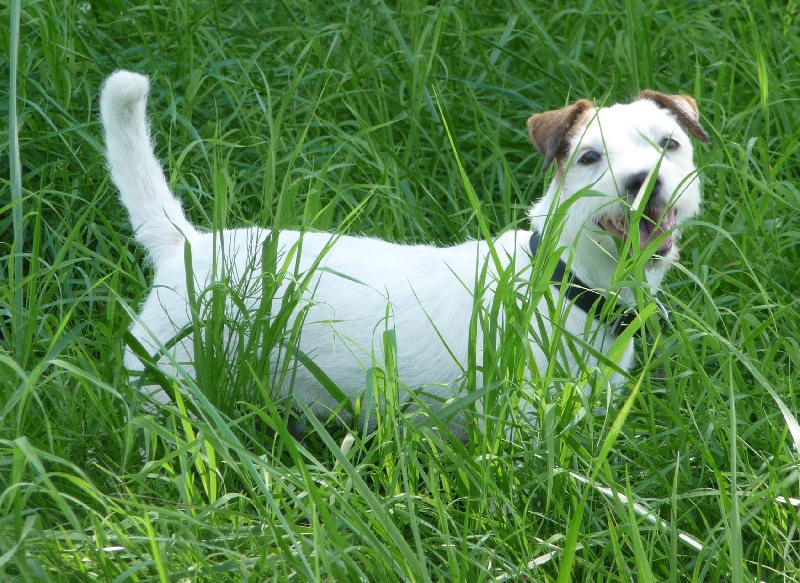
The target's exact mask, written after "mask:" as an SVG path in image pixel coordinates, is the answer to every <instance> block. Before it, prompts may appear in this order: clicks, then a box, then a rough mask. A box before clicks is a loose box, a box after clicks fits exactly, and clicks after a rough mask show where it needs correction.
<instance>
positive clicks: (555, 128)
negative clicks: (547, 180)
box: [528, 99, 594, 172]
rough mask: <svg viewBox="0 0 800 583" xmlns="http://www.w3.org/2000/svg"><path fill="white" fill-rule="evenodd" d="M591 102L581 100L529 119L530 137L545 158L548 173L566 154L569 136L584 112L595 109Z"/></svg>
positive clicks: (544, 169)
mask: <svg viewBox="0 0 800 583" xmlns="http://www.w3.org/2000/svg"><path fill="white" fill-rule="evenodd" d="M593 108H594V106H593V105H592V102H591V101H587V100H586V99H581V100H580V101H576V102H575V103H573V104H572V105H570V106H568V107H564V108H562V109H556V110H554V111H545V112H544V113H536V114H534V115H532V116H530V117H529V118H528V135H529V136H530V138H531V142H532V143H533V146H534V148H536V149H537V150H538V151H539V153H540V154H541V155H542V156H544V167H543V168H542V172H544V171H546V170H547V169H548V168H549V167H550V164H551V163H552V162H553V160H555V159H556V158H558V157H560V156H562V155H564V154H566V152H567V146H568V144H569V140H568V138H569V136H570V133H571V132H572V130H573V129H574V128H575V126H576V124H577V122H578V121H579V120H580V119H581V118H582V115H581V114H583V112H585V111H587V110H590V109H593Z"/></svg>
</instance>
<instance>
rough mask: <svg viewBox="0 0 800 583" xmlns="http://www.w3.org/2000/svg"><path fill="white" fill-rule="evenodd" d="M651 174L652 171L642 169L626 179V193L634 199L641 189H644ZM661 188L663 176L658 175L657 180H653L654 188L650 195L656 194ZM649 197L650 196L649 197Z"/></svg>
mask: <svg viewBox="0 0 800 583" xmlns="http://www.w3.org/2000/svg"><path fill="white" fill-rule="evenodd" d="M649 176H650V172H649V171H647V170H642V171H641V172H637V173H636V174H631V175H630V176H629V177H628V179H627V180H626V181H625V194H626V195H627V196H628V197H629V198H630V199H633V198H635V197H636V195H637V194H639V191H640V190H641V189H642V186H644V185H645V184H646V183H647V179H648V178H649ZM660 190H661V177H660V176H656V180H655V182H653V190H651V191H650V196H651V197H652V196H655V195H656V194H658V192H659V191H660ZM648 198H649V197H648Z"/></svg>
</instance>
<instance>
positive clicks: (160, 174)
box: [100, 71, 196, 265]
mask: <svg viewBox="0 0 800 583" xmlns="http://www.w3.org/2000/svg"><path fill="white" fill-rule="evenodd" d="M149 88H150V84H149V82H148V81H147V77H144V76H142V75H138V74H136V73H131V72H128V71H117V72H116V73H114V74H112V75H111V76H110V77H109V78H108V79H106V82H105V83H104V84H103V88H102V89H101V92H100V117H101V119H102V121H103V128H104V129H105V134H106V148H107V150H108V154H107V155H108V167H109V170H110V172H111V179H112V180H113V181H114V184H116V185H117V188H118V189H119V193H120V200H122V204H123V205H125V208H126V209H127V210H128V214H129V215H130V219H131V226H132V227H133V230H134V233H135V236H136V240H137V241H138V242H139V243H141V244H142V245H143V246H144V247H145V249H147V252H148V253H149V254H150V257H152V259H153V260H154V261H155V263H156V265H158V263H159V259H160V258H162V257H164V256H168V255H171V254H174V253H175V251H176V248H178V249H180V248H182V246H183V242H184V239H185V238H186V237H190V238H191V237H192V235H194V234H195V233H196V231H195V229H194V227H192V225H191V224H190V223H189V222H188V221H187V220H186V217H185V216H184V214H183V209H182V208H181V203H180V201H179V200H178V199H177V198H175V196H174V195H173V194H172V191H170V189H169V186H168V185H167V181H166V179H165V178H164V171H163V169H162V168H161V164H159V162H158V160H157V159H156V156H155V153H154V152H153V145H152V143H151V141H150V132H149V130H148V127H147V119H146V108H147V92H148V90H149Z"/></svg>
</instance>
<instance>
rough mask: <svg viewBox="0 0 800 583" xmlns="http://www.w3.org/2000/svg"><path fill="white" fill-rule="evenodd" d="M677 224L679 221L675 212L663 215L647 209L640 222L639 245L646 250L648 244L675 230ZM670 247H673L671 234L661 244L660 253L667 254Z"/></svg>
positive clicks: (671, 211)
mask: <svg viewBox="0 0 800 583" xmlns="http://www.w3.org/2000/svg"><path fill="white" fill-rule="evenodd" d="M676 224H677V221H676V220H675V211H674V210H670V211H669V212H667V213H665V214H661V213H659V212H656V211H655V210H651V209H646V210H645V212H644V215H643V216H642V218H641V219H640V220H639V244H640V245H641V246H642V249H644V248H645V246H646V245H647V244H648V243H652V242H653V241H655V240H656V239H658V238H659V237H660V236H662V235H663V234H664V233H666V232H668V231H671V230H672V229H674V228H675V225H676ZM670 247H672V234H671V233H670V234H669V235H667V238H666V239H664V240H663V241H662V242H661V245H660V246H659V248H658V253H659V254H663V253H666V252H667V251H669V248H670Z"/></svg>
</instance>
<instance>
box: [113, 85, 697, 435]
mask: <svg viewBox="0 0 800 583" xmlns="http://www.w3.org/2000/svg"><path fill="white" fill-rule="evenodd" d="M148 86H149V85H148V80H147V78H146V77H143V76H141V75H137V74H135V73H130V72H126V71H118V72H116V73H114V74H113V75H111V76H110V77H109V78H108V80H107V81H106V82H105V84H104V86H103V89H102V95H101V101H100V110H101V116H102V121H103V126H104V128H105V135H106V144H107V148H108V165H109V168H110V172H111V176H112V179H113V181H114V183H115V184H116V186H117V187H118V189H119V191H120V195H121V200H122V203H123V204H124V205H125V207H126V208H127V210H128V213H129V214H130V219H131V224H132V226H133V229H134V231H135V236H136V239H137V241H138V242H139V243H141V244H142V245H143V246H144V247H145V249H146V250H147V252H148V255H149V257H150V258H151V259H152V261H153V263H154V265H155V281H154V283H153V289H152V290H151V292H150V295H149V297H148V298H147V300H146V301H145V303H144V306H143V308H142V310H141V313H140V315H139V317H138V319H136V320H135V321H134V323H133V325H132V326H131V333H132V335H133V337H135V339H136V340H138V342H139V343H140V344H141V346H142V347H144V348H145V349H146V350H147V351H148V352H149V353H150V354H151V355H152V356H153V357H154V359H155V360H156V361H158V366H159V368H161V369H162V370H163V371H168V372H169V373H171V374H185V375H187V376H186V378H191V377H192V376H193V375H194V368H193V365H196V364H198V363H196V362H195V358H194V352H193V345H194V344H193V343H194V340H197V339H196V338H195V339H194V340H193V338H192V336H191V334H190V333H189V332H190V331H191V330H192V328H191V327H192V326H193V317H192V311H193V309H194V308H192V306H193V305H194V306H196V305H197V304H196V303H194V304H193V301H195V300H193V299H192V298H194V297H196V295H197V296H199V295H200V294H201V292H202V290H203V289H204V288H207V287H208V286H210V285H212V284H213V283H214V282H215V281H217V280H218V278H220V277H221V273H222V272H224V273H225V275H224V277H226V278H227V281H234V282H236V285H238V286H239V287H238V290H239V291H238V292H237V298H236V299H231V298H228V300H227V302H226V303H225V305H226V308H225V310H226V311H227V313H228V314H229V316H230V314H231V313H232V314H234V319H235V315H236V314H240V315H241V314H245V315H246V316H247V317H253V314H256V317H258V314H261V316H263V315H264V314H272V315H273V316H271V317H274V314H275V313H276V312H277V311H278V308H279V307H280V304H281V301H282V298H283V297H284V296H285V294H287V293H290V292H289V291H287V289H289V288H288V287H287V286H288V285H289V281H292V282H294V285H295V289H299V288H301V287H302V289H303V290H304V291H303V297H304V301H305V302H306V303H305V304H304V305H303V306H298V307H297V310H301V309H302V310H303V314H304V318H303V320H302V334H301V335H300V337H299V348H298V349H295V351H294V352H292V350H291V349H287V348H286V346H285V345H284V350H283V351H276V352H282V354H283V356H281V355H280V354H274V355H272V359H273V364H274V365H275V366H279V365H280V363H281V362H285V361H287V360H292V361H293V362H295V363H296V364H297V363H298V359H299V364H297V367H296V370H294V371H293V373H292V374H290V375H287V376H286V378H285V379H283V381H282V387H281V391H282V392H283V393H284V394H285V392H286V391H288V390H290V389H291V390H293V391H294V396H295V397H296V398H298V399H301V400H302V401H304V402H305V403H307V404H309V406H311V407H312V409H314V410H315V411H316V412H317V413H319V414H320V415H329V414H330V412H331V411H336V410H338V411H340V414H341V415H342V417H344V420H345V421H347V417H348V415H347V412H346V410H345V409H343V408H342V403H341V402H339V401H340V400H342V398H343V397H344V398H346V399H349V400H354V399H356V398H357V397H358V396H359V395H362V394H363V393H364V391H365V386H366V381H365V379H366V371H368V370H370V369H371V368H372V367H374V366H376V363H377V365H378V366H382V365H383V358H384V353H383V338H384V335H383V333H384V331H386V330H393V331H394V334H395V338H396V354H395V355H394V358H395V360H396V366H397V375H398V378H399V380H400V381H401V383H402V385H403V386H404V387H408V388H409V389H411V390H417V389H419V390H421V391H424V392H426V393H427V394H429V395H433V396H434V397H437V396H438V397H440V398H442V399H446V398H448V397H451V396H452V395H453V394H454V393H457V392H458V390H459V388H460V386H461V382H462V380H463V377H464V371H465V369H466V367H467V361H468V355H469V353H470V350H471V347H470V346H469V343H470V340H469V339H470V321H471V318H472V317H473V313H474V311H475V306H476V297H479V298H480V300H479V301H480V302H482V304H483V305H484V306H486V305H489V304H490V303H491V301H492V294H494V293H495V289H496V282H495V281H494V280H495V279H496V277H497V274H499V273H501V272H502V271H503V270H505V269H508V268H509V267H510V268H513V269H514V270H516V271H517V272H518V276H519V277H520V278H523V279H522V280H518V281H526V280H524V278H530V277H531V274H532V273H533V270H532V269H531V263H532V262H531V253H533V254H535V253H536V251H537V249H538V245H539V241H540V235H541V236H542V238H541V241H542V242H543V243H542V249H544V248H545V246H544V245H545V243H544V242H545V241H547V249H548V250H557V252H558V253H559V254H560V256H561V262H559V263H558V265H557V267H556V270H555V274H554V276H553V278H552V279H553V281H552V285H551V286H547V288H545V289H548V290H549V292H550V293H548V294H547V297H539V298H536V303H535V304H534V308H535V315H536V318H535V319H536V320H537V321H538V322H539V324H538V325H537V326H533V325H532V326H531V333H530V350H531V352H532V355H533V360H535V364H536V366H538V368H539V370H540V371H544V370H546V367H547V365H548V359H550V358H556V357H555V356H553V355H561V356H560V357H558V358H560V359H561V360H563V362H561V363H560V366H562V367H565V368H564V370H569V371H571V374H572V375H574V376H575V377H576V378H577V377H578V375H579V374H580V372H581V371H580V370H578V369H579V367H586V366H594V365H595V364H596V363H597V358H596V357H595V356H593V355H598V354H606V353H607V352H608V350H609V348H610V347H611V345H612V343H613V342H614V341H615V339H616V338H617V336H618V334H619V333H620V331H621V330H622V329H624V327H625V326H626V325H627V324H629V323H630V321H631V320H632V317H631V316H630V315H628V314H622V315H621V314H620V311H619V310H616V311H615V304H616V305H617V306H619V307H622V308H625V307H629V308H633V307H635V301H634V294H633V293H632V292H631V289H630V288H626V287H625V286H624V285H623V286H620V285H619V284H618V283H616V280H615V273H616V271H617V266H618V263H619V258H620V257H621V256H624V257H628V256H629V255H630V253H631V248H633V247H637V248H636V249H634V251H635V253H639V254H641V251H640V249H639V248H641V249H645V248H646V249H645V251H649V255H650V256H653V255H654V254H655V255H657V256H656V257H653V258H652V259H650V260H648V261H646V262H645V264H644V270H643V273H644V276H645V278H646V282H638V283H637V282H632V283H634V284H636V285H639V286H640V287H641V285H642V284H643V283H646V285H647V286H648V287H649V288H650V289H651V290H654V291H655V290H657V288H658V286H659V284H660V283H661V280H662V278H663V276H664V273H665V272H666V270H667V268H668V267H669V264H670V262H671V261H673V260H675V259H677V256H678V251H677V243H676V242H677V238H678V231H677V227H678V226H679V225H680V224H681V223H682V222H684V221H685V220H686V219H688V218H690V217H693V216H694V215H695V214H696V213H697V212H698V207H699V203H700V188H699V180H698V178H697V176H696V170H695V167H694V164H693V160H692V157H693V150H692V144H691V140H690V136H693V137H695V138H698V139H700V140H701V141H704V142H707V141H708V136H707V134H706V132H705V131H704V130H703V128H702V127H701V126H700V124H699V122H698V110H697V106H696V104H695V101H694V100H693V99H692V98H691V97H688V96H683V95H678V96H668V95H663V94H661V93H657V92H653V91H645V92H643V93H642V94H641V95H640V96H639V98H638V99H637V100H636V101H634V102H633V103H630V104H626V105H614V106H612V107H603V108H598V109H596V108H595V107H594V106H593V105H592V104H591V103H590V102H588V101H585V100H581V101H578V102H577V103H575V104H573V105H571V106H569V107H566V108H564V109H560V110H557V111H550V112H546V113H540V114H537V115H534V116H532V117H531V118H530V119H529V120H528V131H529V134H530V138H531V141H532V142H533V145H534V146H535V147H536V149H537V150H538V151H539V152H540V153H541V154H542V155H543V156H544V160H545V169H547V167H548V166H549V165H550V164H551V163H553V162H555V164H556V170H555V177H554V179H553V181H552V183H551V184H550V186H549V188H548V189H547V192H546V194H545V195H544V197H543V198H542V199H541V200H540V201H539V202H538V203H537V204H535V205H534V206H533V208H532V210H531V212H530V216H531V219H532V223H533V228H534V231H533V232H531V231H509V232H505V233H504V234H502V235H500V236H499V237H498V238H497V239H495V240H494V241H493V243H492V244H489V243H487V242H485V241H470V242H467V243H463V244H461V245H457V246H454V247H448V248H438V247H432V246H423V245H417V246H409V245H397V244H392V243H387V242H384V241H380V240H376V239H370V238H363V237H353V236H332V235H330V234H323V233H312V232H306V233H300V232H295V231H281V232H280V233H279V236H278V238H277V253H278V257H279V259H278V263H280V257H284V258H289V259H288V260H287V264H288V263H291V266H290V267H289V268H288V269H287V270H285V271H288V274H285V276H284V278H285V279H286V281H283V282H282V283H280V284H279V289H278V291H277V293H276V294H273V295H272V296H270V298H271V299H270V302H269V303H270V306H267V309H266V311H264V310H265V308H264V306H263V301H262V300H263V297H262V296H263V293H264V292H263V288H264V286H265V285H267V284H266V283H265V282H267V281H268V280H269V278H270V277H272V274H270V273H265V272H264V271H265V270H263V269H262V260H261V258H262V251H263V249H265V248H266V247H265V246H266V245H267V244H268V241H269V239H270V231H269V230H267V229H259V228H251V229H236V230H226V231H224V233H204V232H200V231H198V230H197V229H196V228H195V227H194V226H193V225H192V224H190V223H189V222H188V221H187V219H186V217H185V216H184V214H183V211H182V209H181V203H180V202H179V201H178V200H177V199H176V198H175V196H174V195H173V194H172V192H171V191H170V188H169V186H168V184H167V182H166V180H165V177H164V173H163V170H162V168H161V166H160V164H159V162H158V160H157V159H156V157H155V155H154V152H153V147H152V145H151V141H150V137H149V131H148V127H147V122H146V111H145V110H146V101H147V93H148ZM637 218H638V229H637V228H635V225H636V219H637ZM555 219H558V220H555ZM555 223H558V224H557V228H555V227H554V226H553V225H554V224H555ZM631 225H634V228H633V229H631V228H630V226H631ZM629 231H630V233H629ZM551 233H552V235H551ZM635 253H634V254H635ZM621 254H622V255H621ZM187 257H191V271H190V274H191V276H190V278H189V280H188V282H187V269H186V259H187ZM551 264H552V262H551ZM309 273H310V274H311V275H310V276H305V275H304V274H309ZM639 273H640V274H641V273H642V271H640V272H639ZM304 277H305V279H303V278H304ZM269 281H271V280H269ZM527 281H530V280H527ZM302 282H304V285H305V287H303V286H302V285H301V283H302ZM611 290H617V292H613V293H612V292H611ZM609 300H612V301H609ZM606 304H608V305H606ZM554 305H555V308H554ZM259 309H261V312H259ZM195 311H196V309H195ZM199 317H201V316H198V315H197V314H195V316H194V326H197V320H198V318H199ZM293 317H294V316H293ZM542 322H543V323H544V324H543V326H542ZM554 322H555V323H554ZM291 324H292V320H291V319H290V320H289V321H288V325H289V326H291ZM554 327H557V328H558V329H559V330H560V331H561V332H562V336H569V337H570V338H572V339H573V340H574V339H577V340H578V342H577V344H576V342H574V341H573V342H572V344H571V346H572V348H571V349H569V350H564V349H563V348H562V349H557V348H556V349H553V348H552V347H551V349H550V350H549V351H547V352H546V351H545V350H543V349H542V348H541V346H542V345H544V344H543V341H542V336H541V335H540V332H541V331H542V329H543V331H544V334H545V336H549V335H550V334H551V332H552V331H553V328H554ZM534 328H535V330H534ZM193 329H194V330H199V329H200V328H197V327H195V328H193ZM244 330H245V333H244V336H243V337H244V338H245V340H246V339H247V335H248V332H247V330H248V328H247V326H245V328H244ZM472 338H473V342H477V348H476V347H475V346H473V347H472V350H473V351H476V350H477V351H478V352H480V350H481V348H480V347H481V346H482V344H481V330H480V327H478V330H477V338H476V337H475V335H473V337H472ZM576 345H578V346H584V347H586V350H585V352H586V354H585V355H583V356H581V357H578V355H576V354H575V349H574V346H576ZM232 350H233V352H235V350H236V349H235V348H233V349H232ZM632 353H633V348H632V346H631V342H630V341H629V342H627V346H625V347H624V349H623V351H622V356H621V358H619V361H618V364H619V370H621V371H626V370H627V369H628V368H629V366H630V364H631V360H632ZM228 357H229V358H234V356H233V354H229V355H228ZM478 362H480V360H479V361H478ZM125 364H126V366H127V367H128V369H130V370H131V371H142V370H144V365H143V364H142V362H141V360H140V358H139V357H137V356H136V354H135V352H134V351H133V350H131V349H130V348H128V349H127V350H126V355H125ZM531 368H533V361H531ZM531 374H532V375H534V376H535V375H536V374H537V371H533V372H532V373H531ZM331 383H332V384H333V385H335V387H336V389H334V390H331ZM164 397H165V395H164V394H163V393H162V394H161V395H160V396H158V398H164Z"/></svg>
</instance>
